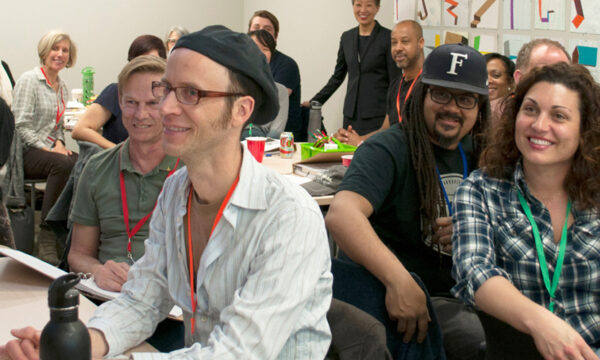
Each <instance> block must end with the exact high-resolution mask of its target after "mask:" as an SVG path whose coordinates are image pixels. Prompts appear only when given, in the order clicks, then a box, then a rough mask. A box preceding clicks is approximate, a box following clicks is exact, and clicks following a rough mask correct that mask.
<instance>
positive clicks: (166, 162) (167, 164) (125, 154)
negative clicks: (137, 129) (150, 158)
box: [119, 139, 177, 175]
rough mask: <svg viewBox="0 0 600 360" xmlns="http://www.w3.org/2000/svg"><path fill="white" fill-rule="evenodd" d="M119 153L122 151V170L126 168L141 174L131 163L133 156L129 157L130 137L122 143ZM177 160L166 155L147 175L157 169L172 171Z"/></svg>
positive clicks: (120, 168) (120, 166)
mask: <svg viewBox="0 0 600 360" xmlns="http://www.w3.org/2000/svg"><path fill="white" fill-rule="evenodd" d="M119 153H120V155H119V157H120V159H121V161H120V164H119V170H120V171H123V170H125V171H128V172H130V173H136V174H141V173H140V172H139V171H138V170H137V169H136V168H135V167H134V166H133V164H132V163H131V158H130V157H129V139H127V140H125V141H124V142H123V143H122V144H121V148H120V149H119ZM176 162H177V159H176V158H174V157H172V156H166V155H165V157H164V158H163V159H162V161H161V162H160V164H158V166H157V167H155V168H154V169H152V170H151V171H150V172H148V173H147V174H145V175H149V174H154V173H156V172H157V171H171V170H172V169H173V167H174V166H175V163H176Z"/></svg>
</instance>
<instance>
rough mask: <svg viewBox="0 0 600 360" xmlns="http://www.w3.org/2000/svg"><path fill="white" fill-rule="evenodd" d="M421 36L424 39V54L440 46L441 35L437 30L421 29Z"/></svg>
mask: <svg viewBox="0 0 600 360" xmlns="http://www.w3.org/2000/svg"><path fill="white" fill-rule="evenodd" d="M423 38H424V39H425V49H424V51H425V56H426V57H427V55H429V53H430V52H431V51H432V50H433V49H435V48H436V47H438V46H440V45H441V43H442V36H441V34H440V31H439V30H433V29H423Z"/></svg>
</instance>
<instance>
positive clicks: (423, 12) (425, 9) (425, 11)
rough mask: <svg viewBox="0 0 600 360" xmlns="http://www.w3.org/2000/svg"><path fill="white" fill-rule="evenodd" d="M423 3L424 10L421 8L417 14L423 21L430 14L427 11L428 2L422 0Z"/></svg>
mask: <svg viewBox="0 0 600 360" xmlns="http://www.w3.org/2000/svg"><path fill="white" fill-rule="evenodd" d="M421 3H422V4H423V11H421V10H419V12H418V13H417V15H418V16H419V19H421V21H423V20H425V19H427V16H428V15H429V14H428V13H427V4H426V3H425V0H421Z"/></svg>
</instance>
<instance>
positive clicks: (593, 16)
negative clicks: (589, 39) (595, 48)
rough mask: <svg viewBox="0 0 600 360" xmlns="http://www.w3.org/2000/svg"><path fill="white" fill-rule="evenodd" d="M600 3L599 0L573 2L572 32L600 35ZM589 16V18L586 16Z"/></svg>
mask: <svg viewBox="0 0 600 360" xmlns="http://www.w3.org/2000/svg"><path fill="white" fill-rule="evenodd" d="M599 11H600V2H599V1H597V0H573V1H572V2H571V19H569V20H570V28H571V31H574V32H579V33H588V34H600V18H598V16H597V15H598V14H600V12H599ZM586 15H587V16H586Z"/></svg>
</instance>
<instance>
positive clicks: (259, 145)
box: [246, 136, 267, 163]
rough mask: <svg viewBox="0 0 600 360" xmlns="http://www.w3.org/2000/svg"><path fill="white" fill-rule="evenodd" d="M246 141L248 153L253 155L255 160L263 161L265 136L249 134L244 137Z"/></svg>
mask: <svg viewBox="0 0 600 360" xmlns="http://www.w3.org/2000/svg"><path fill="white" fill-rule="evenodd" d="M246 142H247V144H248V150H250V154H252V156H254V158H255V159H256V161H258V162H259V163H261V162H262V161H263V156H264V155H265V143H266V142H267V138H265V137H261V136H251V137H247V138H246Z"/></svg>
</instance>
